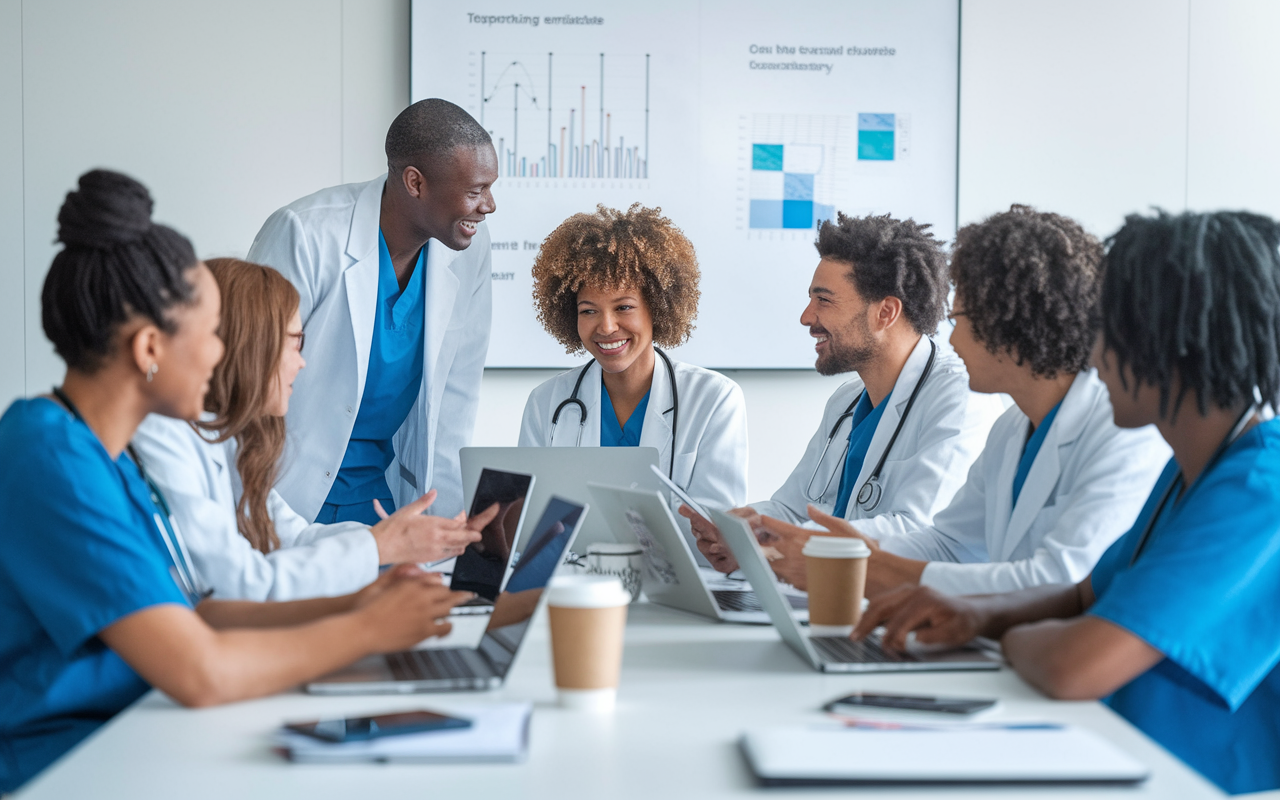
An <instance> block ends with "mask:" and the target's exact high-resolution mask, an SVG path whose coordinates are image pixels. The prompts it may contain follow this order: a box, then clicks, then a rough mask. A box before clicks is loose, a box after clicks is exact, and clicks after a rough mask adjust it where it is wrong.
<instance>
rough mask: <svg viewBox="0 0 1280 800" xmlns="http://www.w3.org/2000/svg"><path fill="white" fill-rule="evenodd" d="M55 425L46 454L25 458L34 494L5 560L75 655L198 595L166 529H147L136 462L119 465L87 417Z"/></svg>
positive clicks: (28, 599)
mask: <svg viewBox="0 0 1280 800" xmlns="http://www.w3.org/2000/svg"><path fill="white" fill-rule="evenodd" d="M51 433H53V434H54V435H53V436H51V437H50V438H51V439H53V440H54V441H46V442H44V443H43V444H42V447H43V448H45V452H44V454H43V455H42V456H40V457H37V458H34V459H31V460H29V461H28V462H27V463H26V464H24V465H23V468H22V475H23V476H25V477H23V478H21V479H20V480H21V481H22V482H23V483H25V484H26V489H25V491H22V494H21V495H20V496H23V497H24V498H25V499H24V500H23V502H21V503H14V504H13V505H12V506H11V508H12V509H14V510H15V511H16V515H15V518H11V519H9V520H8V521H7V524H8V525H9V526H11V527H10V533H9V535H8V536H6V537H5V539H6V542H5V546H4V548H3V550H4V552H3V554H2V555H0V568H3V569H4V570H5V572H6V573H7V574H8V577H9V579H10V581H11V582H12V584H13V586H14V587H15V589H16V591H17V593H18V594H19V595H20V596H21V597H22V599H23V601H24V602H25V603H26V604H27V606H28V607H29V608H30V609H31V612H32V613H33V614H34V615H35V616H36V618H37V619H38V620H39V621H40V624H41V625H43V626H44V628H45V630H46V631H47V632H48V633H49V636H50V637H51V638H52V639H53V640H54V642H55V644H56V645H57V647H58V649H59V650H60V651H61V652H62V653H63V655H65V656H68V657H69V656H70V655H71V654H73V653H74V652H75V651H76V650H78V649H79V648H80V647H81V646H82V645H83V644H84V643H85V642H86V641H88V640H89V639H91V638H92V637H94V636H96V635H97V633H98V632H99V631H100V630H102V629H103V628H106V627H108V626H109V625H111V624H112V623H114V622H116V621H118V620H119V619H121V618H123V617H125V616H128V615H129V614H132V613H133V612H135V611H139V610H141V609H143V608H147V607H149V606H153V605H159V604H162V603H178V604H181V605H188V603H187V601H186V598H185V596H184V595H183V593H182V591H181V590H180V589H179V588H178V586H177V584H176V583H175V582H174V578H173V575H172V574H171V573H170V571H169V567H170V566H171V562H170V561H169V560H168V556H167V554H164V553H162V552H161V551H160V549H159V548H161V547H163V545H162V544H161V540H160V535H159V532H158V531H157V532H152V531H149V530H146V529H145V528H142V529H140V528H141V527H142V526H141V524H140V521H141V520H142V516H141V511H140V510H139V509H138V508H137V507H136V506H135V504H134V503H133V502H132V501H131V500H130V497H129V494H128V490H127V488H126V486H125V485H124V476H123V475H122V474H121V469H134V468H133V466H132V465H131V464H125V465H123V466H122V467H117V465H116V464H113V463H112V462H111V461H110V460H109V457H108V456H107V454H106V452H105V451H103V450H102V446H101V445H100V444H99V443H98V441H97V439H96V438H93V434H92V433H91V432H89V430H88V429H87V428H85V427H84V426H83V425H80V424H78V423H77V424H76V425H75V426H72V427H69V429H64V430H60V431H52V432H51ZM63 434H65V436H64V435H63ZM59 439H62V440H63V441H58V440H59ZM15 488H20V487H15ZM152 524H153V523H152Z"/></svg>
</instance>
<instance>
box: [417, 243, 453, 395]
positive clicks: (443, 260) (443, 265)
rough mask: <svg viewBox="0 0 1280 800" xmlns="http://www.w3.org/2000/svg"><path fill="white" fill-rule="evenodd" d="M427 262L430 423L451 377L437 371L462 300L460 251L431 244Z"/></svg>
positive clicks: (425, 355) (425, 352) (425, 359)
mask: <svg viewBox="0 0 1280 800" xmlns="http://www.w3.org/2000/svg"><path fill="white" fill-rule="evenodd" d="M426 247H427V258H426V263H425V266H426V268H427V274H426V275H424V276H423V278H425V281H424V282H425V283H426V293H427V297H426V302H425V303H423V304H422V307H423V314H424V315H425V319H424V320H423V323H422V331H423V342H422V378H423V380H424V381H425V382H426V385H425V386H424V387H423V388H424V389H425V390H427V392H429V394H426V393H424V395H423V396H424V397H428V398H430V400H429V403H428V406H427V419H431V405H432V404H434V402H435V401H436V400H437V399H438V398H440V397H441V396H442V395H443V392H444V388H445V382H446V378H447V377H448V376H447V375H437V374H436V367H437V365H438V364H439V361H440V348H441V347H442V346H443V345H444V339H445V332H446V331H447V330H448V329H449V322H450V320H451V319H452V318H453V303H454V300H455V299H456V298H457V296H458V285H459V284H458V276H457V275H454V274H453V270H452V269H450V265H452V264H453V261H454V259H456V258H457V257H458V253H459V251H457V250H451V249H449V248H448V247H445V246H444V245H443V244H441V243H440V242H439V241H437V240H435V239H430V240H428V241H427V245H426Z"/></svg>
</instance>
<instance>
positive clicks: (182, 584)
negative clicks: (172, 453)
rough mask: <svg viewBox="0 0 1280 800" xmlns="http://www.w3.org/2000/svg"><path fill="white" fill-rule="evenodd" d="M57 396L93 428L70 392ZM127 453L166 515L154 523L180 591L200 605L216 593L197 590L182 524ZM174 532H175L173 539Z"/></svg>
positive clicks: (58, 392) (156, 517) (134, 453)
mask: <svg viewBox="0 0 1280 800" xmlns="http://www.w3.org/2000/svg"><path fill="white" fill-rule="evenodd" d="M53 396H54V397H56V398H58V400H59V401H60V402H61V403H62V404H63V405H64V406H66V407H67V410H68V411H70V412H71V416H73V417H75V418H76V421H77V422H82V423H84V424H85V425H88V424H89V423H87V422H85V421H84V416H83V415H81V414H80V409H79V408H77V407H76V404H75V403H73V402H71V398H70V397H68V396H67V393H66V392H64V391H62V389H61V387H58V386H55V387H53ZM125 451H126V452H128V453H129V458H131V459H133V463H134V466H136V467H137V468H138V474H139V475H141V476H142V480H143V482H144V483H146V485H147V491H148V492H150V493H151V502H152V503H153V504H154V505H155V507H156V508H158V509H159V510H160V512H163V513H164V517H161V516H160V512H156V511H152V512H151V519H152V521H154V522H155V524H156V530H158V531H160V539H161V541H163V542H164V546H165V547H166V548H167V549H168V550H169V558H170V559H171V560H172V561H173V565H174V570H173V573H174V578H175V579H176V580H177V582H178V586H179V588H181V589H182V591H183V592H185V593H186V595H187V597H188V598H189V599H190V600H191V603H192V605H196V604H197V603H199V602H200V601H201V600H203V599H205V598H206V597H209V596H210V595H212V594H213V591H212V590H210V591H208V592H204V593H203V594H202V593H201V592H200V591H199V589H198V588H197V584H196V578H195V575H194V574H193V573H192V572H191V566H190V564H191V556H190V555H188V554H187V548H186V546H185V545H183V543H182V539H181V538H180V537H179V536H178V533H177V531H178V521H177V520H176V519H174V516H173V511H171V510H170V509H169V502H168V501H167V500H165V499H164V494H163V493H162V492H161V491H160V487H159V486H156V484H155V481H153V480H151V478H150V476H148V475H147V471H146V469H145V468H144V467H143V466H142V459H141V458H139V457H138V451H137V450H134V449H133V445H132V444H128V445H125ZM130 499H131V500H132V499H133V497H132V495H130ZM134 502H135V504H136V503H137V501H136V500H134ZM142 511H143V513H146V511H147V509H145V508H144V509H142ZM165 519H168V520H169V526H168V527H166V526H165ZM170 531H172V532H173V533H172V535H171V534H170Z"/></svg>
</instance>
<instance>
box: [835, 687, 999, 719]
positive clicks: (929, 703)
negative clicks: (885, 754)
mask: <svg viewBox="0 0 1280 800" xmlns="http://www.w3.org/2000/svg"><path fill="white" fill-rule="evenodd" d="M995 704H996V701H995V700H987V699H982V698H965V697H926V696H923V695H914V694H876V693H875V692H854V693H853V694H850V695H845V696H844V697H839V698H836V699H835V700H832V701H831V702H830V703H827V704H826V705H825V706H823V707H822V710H823V711H830V712H832V713H833V714H856V713H858V712H859V711H862V710H864V709H867V708H897V709H902V710H906V711H937V712H941V713H943V714H976V713H977V712H979V711H985V710H986V709H988V708H991V707H992V706H994V705H995Z"/></svg>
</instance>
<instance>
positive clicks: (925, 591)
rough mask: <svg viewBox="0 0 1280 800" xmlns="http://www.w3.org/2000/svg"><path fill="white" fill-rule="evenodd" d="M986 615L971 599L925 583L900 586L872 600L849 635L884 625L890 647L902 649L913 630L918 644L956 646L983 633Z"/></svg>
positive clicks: (856, 635)
mask: <svg viewBox="0 0 1280 800" xmlns="http://www.w3.org/2000/svg"><path fill="white" fill-rule="evenodd" d="M988 616H989V615H988V614H987V613H986V612H985V610H984V609H983V607H982V606H981V605H980V604H979V603H976V602H974V600H972V599H969V598H965V597H953V596H951V595H945V594H941V593H940V592H936V591H934V590H933V589H930V588H929V587H927V586H899V587H898V588H896V589H892V590H890V591H888V592H885V593H884V594H881V595H879V596H878V597H874V598H872V599H871V603H870V605H868V606H867V610H866V611H864V612H863V614H862V619H861V620H859V621H858V626H857V627H856V628H854V629H853V634H852V637H853V638H854V639H862V638H865V637H866V636H867V635H868V634H870V633H871V632H872V631H873V630H875V629H876V628H877V627H879V626H880V625H884V628H885V633H884V640H883V644H884V646H885V647H887V648H890V649H893V650H898V651H905V650H906V649H907V634H909V633H911V632H912V631H915V632H916V641H917V642H919V643H920V644H934V645H944V646H947V647H959V646H961V645H963V644H964V643H966V642H968V641H970V640H971V639H973V638H974V637H975V636H980V635H981V634H982V632H983V630H984V629H985V628H986V627H987V625H988V624H989V622H990V620H989V618H988Z"/></svg>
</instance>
